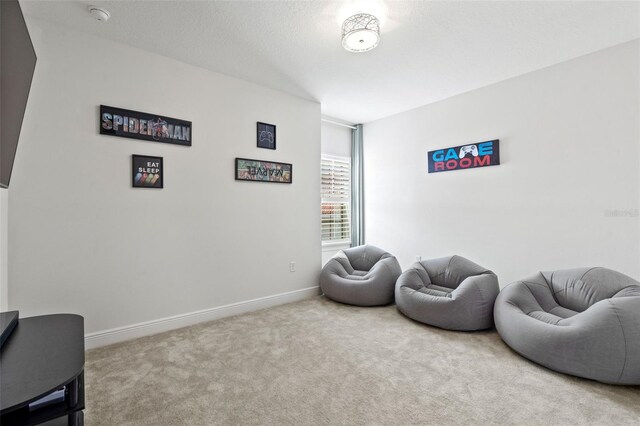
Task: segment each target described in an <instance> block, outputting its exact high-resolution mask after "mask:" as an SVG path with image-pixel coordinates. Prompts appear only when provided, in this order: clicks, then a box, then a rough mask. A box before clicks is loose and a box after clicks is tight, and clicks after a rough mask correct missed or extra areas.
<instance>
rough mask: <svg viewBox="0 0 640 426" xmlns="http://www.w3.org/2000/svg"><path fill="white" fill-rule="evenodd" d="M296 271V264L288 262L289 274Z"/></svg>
mask: <svg viewBox="0 0 640 426" xmlns="http://www.w3.org/2000/svg"><path fill="white" fill-rule="evenodd" d="M295 271H296V262H289V272H295Z"/></svg>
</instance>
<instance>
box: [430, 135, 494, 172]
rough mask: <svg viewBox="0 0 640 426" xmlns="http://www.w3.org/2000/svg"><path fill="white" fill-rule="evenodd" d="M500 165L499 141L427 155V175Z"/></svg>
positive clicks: (433, 152) (463, 146) (443, 150)
mask: <svg viewBox="0 0 640 426" xmlns="http://www.w3.org/2000/svg"><path fill="white" fill-rule="evenodd" d="M499 164H500V140H498V139H494V140H492V141H486V142H480V143H474V144H468V145H460V146H454V147H451V148H443V149H437V150H435V151H429V152H428V153H427V166H428V169H429V173H437V172H446V171H449V170H460V169H473V168H476V167H486V166H497V165H499Z"/></svg>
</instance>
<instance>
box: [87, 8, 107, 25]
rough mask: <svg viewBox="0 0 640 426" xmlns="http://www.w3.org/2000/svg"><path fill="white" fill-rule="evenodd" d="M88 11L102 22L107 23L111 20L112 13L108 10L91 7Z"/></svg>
mask: <svg viewBox="0 0 640 426" xmlns="http://www.w3.org/2000/svg"><path fill="white" fill-rule="evenodd" d="M87 9H88V10H89V14H91V16H93V17H94V18H95V19H97V20H98V21H100V22H107V21H108V20H109V18H111V13H109V11H108V10H107V9H103V8H101V7H98V6H89V7H88V8H87Z"/></svg>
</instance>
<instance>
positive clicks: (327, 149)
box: [320, 118, 351, 157]
mask: <svg viewBox="0 0 640 426" xmlns="http://www.w3.org/2000/svg"><path fill="white" fill-rule="evenodd" d="M331 120H335V119H333V118H332V119H331ZM320 150H321V151H322V153H323V154H329V155H337V156H339V157H351V129H350V128H348V127H344V126H338V125H336V124H331V123H327V122H325V121H323V122H322V125H321V138H320Z"/></svg>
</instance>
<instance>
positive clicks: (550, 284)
mask: <svg viewBox="0 0 640 426" xmlns="http://www.w3.org/2000/svg"><path fill="white" fill-rule="evenodd" d="M495 321H496V328H497V329H498V332H499V333H500V336H501V337H502V339H503V340H504V341H505V342H506V343H507V345H509V346H511V348H513V350H515V351H516V352H518V353H519V354H520V355H522V356H524V357H526V358H529V359H530V360H531V361H534V362H537V363H538V364H541V365H543V366H545V367H547V368H550V369H552V370H555V371H559V372H561V373H567V374H572V375H574V376H579V377H585V378H587V379H593V380H597V381H600V382H605V383H613V384H627V385H639V384H640V282H638V281H636V280H634V279H633V278H631V277H628V276H626V275H624V274H621V273H619V272H616V271H612V270H610V269H606V268H580V269H567V270H562V271H555V272H540V273H538V274H536V275H534V276H533V277H531V278H527V279H525V280H522V281H517V282H515V283H512V284H509V285H508V286H507V287H505V288H504V289H503V290H502V291H501V292H500V295H499V296H498V299H497V300H496V305H495Z"/></svg>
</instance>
